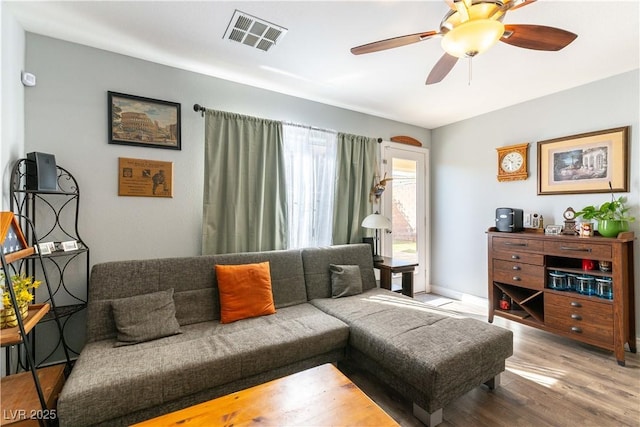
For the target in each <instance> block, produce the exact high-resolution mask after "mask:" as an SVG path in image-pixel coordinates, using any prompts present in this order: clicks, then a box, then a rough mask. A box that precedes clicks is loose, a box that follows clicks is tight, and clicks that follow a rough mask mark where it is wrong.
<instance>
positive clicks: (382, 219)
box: [362, 212, 391, 261]
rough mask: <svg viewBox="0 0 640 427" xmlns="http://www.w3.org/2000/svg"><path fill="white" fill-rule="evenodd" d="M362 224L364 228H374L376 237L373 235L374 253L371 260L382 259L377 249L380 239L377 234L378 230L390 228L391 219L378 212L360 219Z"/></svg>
mask: <svg viewBox="0 0 640 427" xmlns="http://www.w3.org/2000/svg"><path fill="white" fill-rule="evenodd" d="M362 226H363V227H364V228H372V229H374V230H376V237H375V239H376V240H375V254H374V255H373V260H374V261H382V256H381V255H380V253H379V252H378V249H379V243H378V242H379V241H380V236H379V234H378V233H379V230H388V229H390V228H391V220H390V219H389V218H387V217H386V216H383V215H380V214H379V213H377V212H376V213H374V214H371V215H369V216H367V217H366V218H365V219H364V220H362Z"/></svg>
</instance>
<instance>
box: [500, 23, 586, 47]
mask: <svg viewBox="0 0 640 427" xmlns="http://www.w3.org/2000/svg"><path fill="white" fill-rule="evenodd" d="M504 30H505V31H504V36H502V38H501V39H500V41H502V42H504V43H507V44H510V45H512V46H517V47H523V48H525V49H534V50H560V49H562V48H563V47H565V46H567V45H569V43H571V42H572V41H574V40H575V39H576V37H578V35H577V34H574V33H572V32H569V31H565V30H561V29H560V28H554V27H546V26H544V25H526V24H521V25H518V24H516V25H505V26H504Z"/></svg>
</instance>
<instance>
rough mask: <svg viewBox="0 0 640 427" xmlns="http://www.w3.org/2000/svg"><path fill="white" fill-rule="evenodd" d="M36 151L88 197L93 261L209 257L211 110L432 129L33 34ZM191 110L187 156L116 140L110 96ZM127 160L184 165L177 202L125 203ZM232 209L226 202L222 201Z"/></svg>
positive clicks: (84, 212) (403, 131) (416, 132)
mask: <svg viewBox="0 0 640 427" xmlns="http://www.w3.org/2000/svg"><path fill="white" fill-rule="evenodd" d="M26 61H27V67H28V68H29V70H30V71H31V72H32V73H34V74H36V76H37V78H38V85H37V86H36V87H35V88H32V89H30V90H28V91H27V92H26V100H25V102H26V110H25V111H26V117H25V125H26V126H25V128H26V151H42V152H45V153H54V154H55V155H56V161H57V163H58V164H60V165H61V166H63V167H65V168H66V169H68V170H69V171H71V173H72V174H74V175H75V177H76V179H78V181H79V184H80V191H81V198H82V201H81V219H80V232H81V234H82V236H83V239H84V240H85V241H86V242H87V244H88V245H90V247H91V257H92V263H97V262H103V261H107V260H119V259H136V258H153V257H165V256H188V255H196V254H199V253H200V245H201V237H200V235H201V220H202V191H203V170H204V169H203V168H204V165H203V153H204V119H203V118H201V116H200V114H196V113H195V112H194V111H193V109H192V106H193V104H194V103H199V104H202V105H205V106H207V107H209V108H213V109H219V110H225V111H232V112H238V113H242V114H248V115H253V116H258V117H264V118H270V119H277V120H285V121H289V122H294V123H301V124H307V125H312V126H317V127H321V128H328V129H335V130H338V131H343V132H349V133H354V134H360V135H366V136H371V137H382V138H385V139H388V138H389V137H391V136H393V135H411V136H413V137H415V138H417V139H419V140H421V141H422V142H423V143H424V144H425V145H426V146H428V145H429V143H430V131H429V130H426V129H423V128H418V127H415V126H410V125H406V124H402V123H398V122H393V121H390V120H385V119H381V118H378V117H373V116H369V115H365V114H360V113H356V112H353V111H348V110H344V109H340V108H335V107H330V106H327V105H323V104H319V103H316V102H311V101H307V100H303V99H300V98H295V97H291V96H286V95H281V94H277V93H274V92H269V91H266V90H261V89H257V88H254V87H250V86H245V85H240V84H236V83H231V82H229V81H225V80H221V79H216V78H212V77H208V76H204V75H201V74H196V73H192V72H187V71H183V70H179V69H175V68H171V67H167V66H162V65H158V64H154V63H151V62H147V61H142V60H138V59H134V58H131V57H127V56H123V55H118V54H114V53H110V52H106V51H103V50H99V49H94V48H90V47H86V46H81V45H78V44H72V43H68V42H64V41H61V40H57V39H52V38H48V37H43V36H40V35H36V34H32V33H27V56H26ZM109 90H110V91H116V92H123V93H128V94H133V95H139V96H145V97H149V98H156V99H162V100H168V101H174V102H179V103H181V104H182V151H173V150H162V149H155V148H144V147H130V146H122V145H111V144H108V143H107V91H109ZM118 157H131V158H142V159H153V160H163V161H171V162H173V163H174V175H175V176H174V197H173V198H172V199H162V198H159V199H154V198H141V197H118V195H117V165H118ZM221 202H224V201H221Z"/></svg>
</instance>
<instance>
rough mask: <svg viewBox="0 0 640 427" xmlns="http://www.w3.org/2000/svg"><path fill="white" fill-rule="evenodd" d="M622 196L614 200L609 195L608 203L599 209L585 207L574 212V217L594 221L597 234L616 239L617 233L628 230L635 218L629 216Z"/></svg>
mask: <svg viewBox="0 0 640 427" xmlns="http://www.w3.org/2000/svg"><path fill="white" fill-rule="evenodd" d="M626 203H627V198H626V197H624V196H621V197H618V198H617V199H615V198H614V197H613V194H612V195H611V201H610V202H604V203H603V204H601V205H600V206H599V207H597V206H593V205H591V206H585V207H584V208H582V209H581V210H580V211H578V212H576V217H582V218H584V219H586V220H594V221H596V222H597V223H598V232H599V233H600V235H602V236H605V237H616V236H617V235H618V233H620V232H622V231H628V230H629V223H630V222H633V221H635V220H636V219H635V217H633V216H631V215H629V210H630V208H629V207H628V206H627V205H626Z"/></svg>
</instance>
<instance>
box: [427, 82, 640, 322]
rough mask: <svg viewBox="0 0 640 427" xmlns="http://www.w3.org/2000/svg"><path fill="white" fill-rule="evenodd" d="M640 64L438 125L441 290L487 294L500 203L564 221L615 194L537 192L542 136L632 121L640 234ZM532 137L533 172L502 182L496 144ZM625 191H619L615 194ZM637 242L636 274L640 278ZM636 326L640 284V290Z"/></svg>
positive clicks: (436, 239) (435, 264) (436, 261)
mask: <svg viewBox="0 0 640 427" xmlns="http://www.w3.org/2000/svg"><path fill="white" fill-rule="evenodd" d="M639 80H640V72H639V71H638V70H636V71H632V72H629V73H625V74H621V75H619V76H615V77H612V78H608V79H605V80H601V81H598V82H595V83H592V84H589V85H585V86H580V87H577V88H574V89H571V90H567V91H564V92H559V93H556V94H553V95H549V96H545V97H543V98H539V99H536V100H533V101H530V102H526V103H523V104H519V105H514V106H512V107H509V108H505V109H503V110H500V111H496V112H493V113H490V114H485V115H482V116H478V117H475V118H472V119H469V120H465V121H463V122H459V123H455V124H452V125H449V126H444V127H441V128H438V129H434V130H433V133H432V145H431V183H432V188H431V214H432V216H431V238H432V241H431V245H432V251H431V253H432V259H431V270H432V273H431V283H432V285H433V286H432V289H433V290H434V291H438V292H441V293H449V295H451V296H455V295H456V294H459V293H463V294H471V295H475V296H479V297H485V298H486V296H487V282H486V281H487V241H486V235H485V231H486V230H487V229H488V228H489V227H490V226H492V225H493V223H494V218H495V209H496V208H497V207H503V206H505V207H513V208H522V209H524V210H525V211H531V212H538V213H540V214H542V215H543V216H544V222H545V224H562V221H563V218H562V213H563V212H564V210H565V209H566V208H567V207H569V206H571V207H573V208H574V209H575V210H578V209H580V208H582V207H584V206H586V205H592V204H596V205H599V204H601V203H602V202H605V201H607V200H609V197H610V196H609V195H608V194H587V195H549V196H538V195H537V180H536V168H537V146H536V142H537V141H543V140H546V139H552V138H557V137H563V136H569V135H575V134H579V133H583V132H591V131H597V130H604V129H610V128H615V127H620V126H627V125H630V126H631V144H630V171H631V180H630V181H631V186H630V190H631V191H630V192H629V193H627V194H624V195H626V196H627V197H628V199H629V203H630V205H631V206H632V207H633V212H634V214H635V216H636V217H637V218H638V220H637V221H636V222H634V223H632V229H633V231H635V232H636V235H640V232H639V230H640V182H639V181H640V167H639V166H640V155H639V152H640V142H639V134H640V133H639V132H638V129H640V127H639V126H638V125H639V123H638V121H639V120H640V106H639V103H640V97H639V94H640V85H639ZM524 142H529V143H531V145H530V147H529V171H530V176H529V178H528V179H527V180H525V181H514V182H498V181H497V179H496V174H497V152H496V148H497V147H501V146H505V145H512V144H519V143H524ZM620 195H623V193H620V194H616V196H620ZM639 260H640V251H639V250H638V245H637V243H636V245H635V266H636V268H635V282H636V288H637V287H638V286H640V268H638V266H639V265H640V263H639ZM636 307H637V309H636V313H637V314H636V325H637V326H636V330H640V329H638V328H639V327H640V320H639V319H640V310H638V308H640V292H637V291H636Z"/></svg>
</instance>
